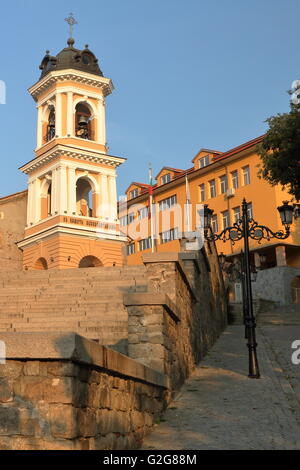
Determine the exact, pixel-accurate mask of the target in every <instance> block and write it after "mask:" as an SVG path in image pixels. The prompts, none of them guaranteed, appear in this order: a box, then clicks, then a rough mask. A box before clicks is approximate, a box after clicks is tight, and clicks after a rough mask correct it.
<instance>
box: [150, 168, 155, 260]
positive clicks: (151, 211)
mask: <svg viewBox="0 0 300 470" xmlns="http://www.w3.org/2000/svg"><path fill="white" fill-rule="evenodd" d="M149 186H150V187H149V211H150V230H151V251H152V253H154V226H153V210H152V209H153V206H152V203H153V195H152V166H151V163H149Z"/></svg>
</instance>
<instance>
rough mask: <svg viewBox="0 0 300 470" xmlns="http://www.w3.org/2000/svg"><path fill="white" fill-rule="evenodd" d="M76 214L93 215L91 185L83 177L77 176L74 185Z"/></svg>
mask: <svg viewBox="0 0 300 470" xmlns="http://www.w3.org/2000/svg"><path fill="white" fill-rule="evenodd" d="M76 206H77V214H78V215H83V216H84V217H95V208H94V205H93V197H92V186H91V184H90V182H89V181H88V180H87V179H85V178H79V179H78V181H77V185H76Z"/></svg>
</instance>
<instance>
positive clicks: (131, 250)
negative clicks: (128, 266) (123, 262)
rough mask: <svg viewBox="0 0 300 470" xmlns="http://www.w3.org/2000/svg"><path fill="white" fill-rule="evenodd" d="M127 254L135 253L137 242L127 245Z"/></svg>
mask: <svg viewBox="0 0 300 470" xmlns="http://www.w3.org/2000/svg"><path fill="white" fill-rule="evenodd" d="M126 251H127V255H128V256H129V255H133V254H134V253H135V244H134V243H130V245H127V247H126Z"/></svg>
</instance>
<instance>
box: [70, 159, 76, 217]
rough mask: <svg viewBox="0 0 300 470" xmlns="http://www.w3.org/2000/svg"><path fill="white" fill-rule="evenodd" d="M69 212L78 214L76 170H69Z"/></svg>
mask: <svg viewBox="0 0 300 470" xmlns="http://www.w3.org/2000/svg"><path fill="white" fill-rule="evenodd" d="M68 212H69V214H70V215H75V214H76V172H75V168H72V167H69V168H68Z"/></svg>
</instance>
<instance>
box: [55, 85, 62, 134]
mask: <svg viewBox="0 0 300 470" xmlns="http://www.w3.org/2000/svg"><path fill="white" fill-rule="evenodd" d="M55 135H57V136H58V137H61V135H62V96H61V93H59V92H56V106H55Z"/></svg>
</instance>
